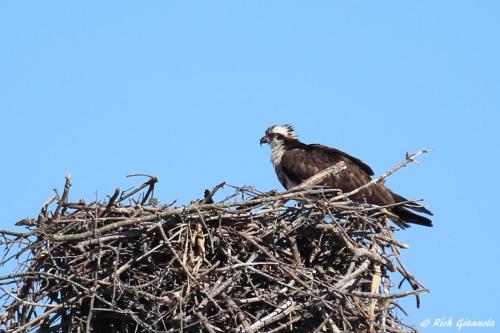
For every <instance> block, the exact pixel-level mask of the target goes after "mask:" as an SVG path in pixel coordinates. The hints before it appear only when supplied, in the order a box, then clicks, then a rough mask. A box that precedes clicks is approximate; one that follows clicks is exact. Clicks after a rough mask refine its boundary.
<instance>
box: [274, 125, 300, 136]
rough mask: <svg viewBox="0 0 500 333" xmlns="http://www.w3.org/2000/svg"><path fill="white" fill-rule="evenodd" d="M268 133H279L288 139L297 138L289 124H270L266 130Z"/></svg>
mask: <svg viewBox="0 0 500 333" xmlns="http://www.w3.org/2000/svg"><path fill="white" fill-rule="evenodd" d="M270 134H281V135H283V136H284V137H285V138H288V139H297V135H296V134H295V130H294V128H293V126H292V125H291V124H285V125H274V126H271V127H269V128H268V129H267V131H266V135H270Z"/></svg>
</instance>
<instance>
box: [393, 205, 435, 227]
mask: <svg viewBox="0 0 500 333" xmlns="http://www.w3.org/2000/svg"><path fill="white" fill-rule="evenodd" d="M391 213H393V214H394V215H396V216H397V217H398V218H399V219H400V221H399V222H400V223H398V224H400V225H402V226H404V227H408V223H413V224H418V225H423V226H426V227H432V221H431V220H430V219H428V218H427V217H424V216H421V215H417V214H415V213H412V212H410V211H409V210H408V209H406V208H404V207H394V208H391Z"/></svg>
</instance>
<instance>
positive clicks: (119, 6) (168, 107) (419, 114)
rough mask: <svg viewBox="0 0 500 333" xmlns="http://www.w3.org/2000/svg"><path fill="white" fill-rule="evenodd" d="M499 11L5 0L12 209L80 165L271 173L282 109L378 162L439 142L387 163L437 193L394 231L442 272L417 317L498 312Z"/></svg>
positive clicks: (311, 134)
mask: <svg viewBox="0 0 500 333" xmlns="http://www.w3.org/2000/svg"><path fill="white" fill-rule="evenodd" d="M499 15H500V2H498V1H456V0H454V1H342V2H340V1H307V2H295V1H224V2H221V1H182V2H181V1H175V2H174V1H143V2H128V1H106V2H103V1H99V2H97V1H72V2H68V1H31V2H21V1H2V2H1V3H0V112H1V115H2V117H1V121H0V142H1V148H2V156H3V158H2V163H1V164H0V177H1V182H2V192H1V194H0V196H1V200H0V202H1V209H0V224H1V225H0V227H1V228H12V226H13V224H14V223H15V222H16V221H17V220H18V219H20V218H23V217H26V216H34V215H36V214H37V213H38V211H39V209H40V207H41V205H42V204H43V203H44V201H45V200H46V199H48V198H49V197H50V195H51V194H52V192H51V191H52V188H55V187H57V188H61V187H62V185H63V183H64V175H65V174H66V173H67V172H68V171H71V172H72V174H73V187H72V194H71V199H74V200H77V199H79V198H80V197H85V198H87V199H92V198H93V197H94V195H95V191H97V192H98V195H100V196H101V197H104V195H105V194H108V193H111V192H112V191H113V189H114V188H115V186H118V185H119V186H122V188H126V187H127V186H128V185H130V184H132V183H131V182H130V180H129V179H125V178H124V176H125V175H126V174H128V173H132V172H144V173H150V174H154V175H157V176H158V177H159V178H160V184H159V188H158V191H157V192H156V194H157V196H158V197H159V199H160V200H161V201H163V202H170V201H172V200H174V199H179V200H180V201H181V202H189V201H190V200H191V199H193V198H195V197H199V196H201V195H202V192H203V189H205V188H207V187H211V186H213V185H215V184H217V183H219V182H222V181H227V182H229V183H233V184H239V185H243V184H249V185H255V186H257V187H258V188H259V189H262V190H269V189H272V188H279V187H280V185H279V184H278V182H277V180H276V177H275V175H274V171H273V169H272V166H271V164H270V161H269V149H268V148H267V147H262V148H261V147H259V144H258V142H259V138H260V136H261V135H262V134H263V132H264V130H265V128H266V127H268V126H270V125H272V124H275V123H284V122H291V123H294V124H295V125H296V128H297V131H298V134H299V135H300V137H301V138H302V140H303V141H305V142H321V143H324V144H328V145H331V146H335V147H337V148H340V149H343V150H345V151H347V152H349V153H351V154H353V155H355V156H358V157H360V158H362V159H363V160H364V161H365V162H367V163H368V164H370V165H371V166H373V168H374V169H375V170H376V173H378V174H380V173H382V172H384V171H385V170H387V169H388V168H390V167H392V166H393V165H394V164H395V163H397V162H399V161H400V160H401V159H402V158H403V156H404V154H405V152H407V151H410V152H414V151H417V150H418V149H419V148H421V147H431V148H433V149H434V152H433V153H432V154H429V155H426V156H424V157H423V158H422V159H421V162H422V163H421V165H420V166H410V167H408V168H406V169H404V170H402V171H401V172H399V173H398V174H396V175H395V176H393V177H391V178H390V179H389V180H388V184H389V185H390V186H391V187H392V188H393V189H394V190H396V191H397V192H399V193H401V194H403V195H405V196H408V197H411V198H420V197H423V198H425V200H426V201H425V202H426V203H427V204H428V205H429V207H430V208H431V209H432V210H433V211H434V212H435V218H434V224H435V227H434V228H432V229H427V228H422V227H413V228H411V229H410V230H407V231H405V232H402V233H400V235H399V236H400V237H401V239H403V240H404V241H406V242H407V243H409V244H411V249H410V250H408V251H406V252H405V253H404V258H405V260H406V262H407V265H408V267H409V268H410V270H411V271H413V272H414V273H415V274H416V275H417V276H418V277H419V278H420V279H421V280H422V281H423V282H424V283H425V284H426V285H427V286H428V287H429V288H430V289H431V290H432V294H431V295H428V296H424V297H423V299H422V308H421V309H420V310H417V309H415V306H414V301H413V300H411V301H410V302H407V303H406V304H407V309H408V311H409V313H410V319H409V321H410V322H413V323H415V324H416V325H418V324H419V322H420V321H421V320H423V319H425V318H431V319H435V318H448V317H453V319H454V320H456V319H459V318H469V319H475V320H486V319H488V318H492V319H494V320H496V321H497V325H496V327H495V328H494V329H484V328H483V329H476V330H474V329H467V330H465V329H464V330H463V331H466V332H475V331H477V332H486V331H488V332H493V331H498V330H500V328H499V327H500V287H499V284H498V281H500V273H499V272H500V269H499V267H498V264H495V262H498V258H499V256H500V251H499V245H498V239H499V238H498V237H499V233H500V227H499V223H500V221H499V215H498V214H499V213H498V207H499V204H498V195H497V193H498V188H499V185H500V184H499V181H498V170H499V164H500V147H499V146H500V134H499V125H500V60H499V59H500V19H499ZM4 273H5V272H4ZM426 331H428V332H458V330H457V329H456V328H448V329H445V328H430V329H427V330H426Z"/></svg>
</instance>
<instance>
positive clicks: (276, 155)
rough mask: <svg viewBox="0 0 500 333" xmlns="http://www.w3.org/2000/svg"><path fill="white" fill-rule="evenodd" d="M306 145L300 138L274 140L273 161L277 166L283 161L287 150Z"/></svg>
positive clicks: (272, 144) (272, 145) (272, 146)
mask: <svg viewBox="0 0 500 333" xmlns="http://www.w3.org/2000/svg"><path fill="white" fill-rule="evenodd" d="M302 146H304V144H303V143H301V142H300V141H299V140H296V139H287V140H285V141H274V142H272V143H271V162H273V165H274V166H275V167H277V166H279V164H280V163H281V158H282V157H283V154H284V153H285V152H286V151H287V150H291V149H295V148H301V147H302Z"/></svg>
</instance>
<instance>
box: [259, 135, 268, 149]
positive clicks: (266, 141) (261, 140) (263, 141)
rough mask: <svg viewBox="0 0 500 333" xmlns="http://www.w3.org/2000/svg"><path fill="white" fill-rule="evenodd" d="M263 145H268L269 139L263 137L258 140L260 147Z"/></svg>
mask: <svg viewBox="0 0 500 333" xmlns="http://www.w3.org/2000/svg"><path fill="white" fill-rule="evenodd" d="M263 143H269V138H268V137H267V136H265V135H264V136H263V137H262V138H260V145H261V146H262V144H263Z"/></svg>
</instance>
